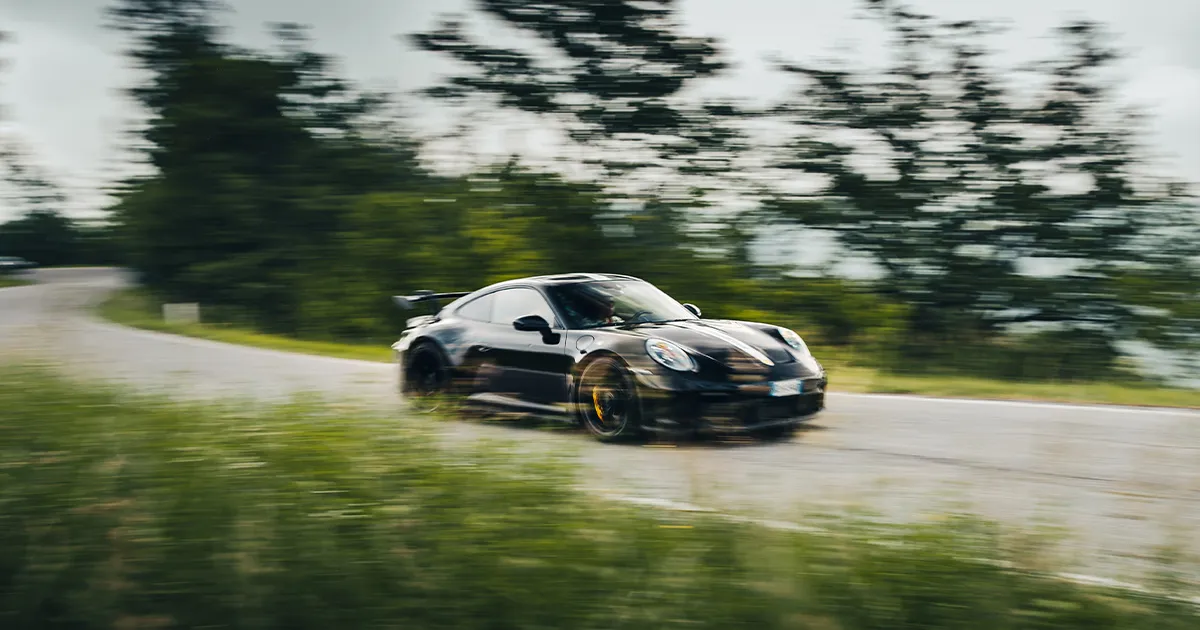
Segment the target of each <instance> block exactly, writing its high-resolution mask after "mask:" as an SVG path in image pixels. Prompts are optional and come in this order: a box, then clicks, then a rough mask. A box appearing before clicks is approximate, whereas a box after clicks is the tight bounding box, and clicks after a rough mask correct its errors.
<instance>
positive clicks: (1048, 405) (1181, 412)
mask: <svg viewBox="0 0 1200 630" xmlns="http://www.w3.org/2000/svg"><path fill="white" fill-rule="evenodd" d="M827 395H828V396H830V397H832V398H874V399H884V400H893V401H901V402H920V403H931V402H932V403H943V404H961V405H992V406H998V407H1022V408H1025V409H1048V410H1056V409H1077V410H1080V411H1102V412H1110V413H1142V414H1150V415H1159V416H1197V417H1200V411H1196V410H1193V409H1188V408H1186V407H1135V406H1129V405H1096V404H1080V403H1055V402H1034V401H1026V400H988V399H982V398H943V397H936V396H916V395H912V394H863V393H855V392H839V391H836V390H834V391H830V392H829V393H828V394H827Z"/></svg>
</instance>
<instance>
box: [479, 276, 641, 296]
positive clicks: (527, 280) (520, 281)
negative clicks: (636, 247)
mask: <svg viewBox="0 0 1200 630" xmlns="http://www.w3.org/2000/svg"><path fill="white" fill-rule="evenodd" d="M614 280H626V281H628V280H632V281H635V282H645V280H642V279H641V278H636V277H634V276H627V275H624V274H619V273H591V272H588V273H560V274H552V275H544V276H527V277H524V278H513V279H512V280H504V281H502V282H497V283H495V284H490V285H488V286H486V287H482V288H480V289H479V291H484V290H487V291H490V290H492V289H499V288H503V287H507V286H513V285H538V286H553V285H560V284H577V283H580V282H605V281H609V282H611V281H614ZM477 292H478V291H477Z"/></svg>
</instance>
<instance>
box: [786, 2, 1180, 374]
mask: <svg viewBox="0 0 1200 630" xmlns="http://www.w3.org/2000/svg"><path fill="white" fill-rule="evenodd" d="M865 5H866V7H867V8H868V10H869V12H870V13H869V15H871V16H872V17H874V18H875V19H877V20H879V21H880V22H881V23H882V24H883V25H885V26H886V27H888V29H889V31H890V33H891V34H892V35H893V36H894V38H895V55H894V61H893V62H892V64H891V65H890V67H888V68H887V70H886V71H885V72H883V73H882V74H880V75H878V76H873V75H871V74H870V73H868V72H865V71H856V70H851V69H847V68H845V67H838V66H830V67H816V66H812V65H799V64H782V65H781V68H782V69H783V70H784V71H786V72H787V73H788V74H790V75H791V76H793V77H795V78H796V79H797V80H798V82H799V84H800V86H799V88H798V90H797V93H796V95H795V96H794V98H792V99H790V100H789V102H787V103H785V104H783V105H782V106H780V107H779V108H778V109H777V110H776V111H777V113H778V114H779V116H780V119H781V120H783V121H786V122H787V123H789V124H790V126H791V127H792V129H793V132H792V134H791V136H790V138H791V139H790V141H789V142H788V143H787V144H786V146H783V147H781V148H782V149H783V153H782V154H781V155H780V156H779V157H778V158H777V159H775V160H774V162H773V166H774V167H775V168H778V169H784V170H786V171H789V172H797V171H798V172H800V173H804V174H808V175H814V176H817V177H818V178H820V179H821V180H822V181H823V182H824V186H823V188H821V189H820V190H818V191H817V192H816V193H813V194H810V195H780V196H779V197H778V198H777V199H776V200H774V202H773V203H771V204H770V210H771V211H772V213H773V214H775V215H777V216H781V217H785V218H788V219H790V220H793V221H796V222H799V223H801V224H803V225H806V226H809V227H814V228H819V229H824V230H830V231H832V232H834V233H835V234H837V236H838V238H839V241H840V243H841V244H842V245H843V246H845V247H846V248H847V249H848V250H849V251H850V252H853V253H857V254H860V255H866V256H868V257H870V258H871V259H872V260H874V261H875V262H876V263H878V264H879V265H880V266H881V267H882V268H883V269H884V273H885V277H884V279H883V280H882V281H881V282H880V283H879V287H880V290H881V291H882V292H884V293H885V294H886V295H888V296H890V297H893V298H895V299H898V300H900V301H902V302H904V303H906V304H908V305H910V306H912V310H911V313H912V315H911V320H910V327H911V329H912V330H913V331H914V332H915V333H917V334H918V337H919V338H920V340H921V345H926V342H928V341H929V340H930V338H940V339H942V340H943V341H945V340H946V339H948V338H949V337H951V336H956V335H960V334H962V333H966V334H967V336H968V337H971V338H976V339H977V338H978V337H979V336H981V335H982V336H984V337H986V336H988V335H994V334H996V333H999V332H1003V331H1006V330H1011V327H1012V325H1014V324H1018V323H1033V324H1037V325H1041V326H1043V327H1046V326H1054V327H1057V328H1058V329H1062V330H1065V331H1068V333H1069V334H1070V335H1072V336H1071V337H1070V338H1071V339H1073V340H1075V341H1076V342H1079V343H1088V344H1091V345H1092V346H1093V347H1094V348H1095V350H1096V351H1095V352H1094V353H1093V354H1092V355H1091V359H1093V360H1095V361H1098V362H1099V363H1101V364H1110V363H1111V361H1112V360H1113V359H1114V358H1115V356H1116V351H1115V343H1116V341H1117V340H1119V339H1122V338H1126V337H1127V336H1128V335H1129V334H1131V333H1132V332H1134V331H1135V330H1136V329H1137V328H1138V327H1139V326H1141V325H1144V324H1146V323H1147V319H1146V318H1145V317H1144V316H1143V315H1141V314H1139V311H1138V309H1137V307H1136V305H1133V304H1129V303H1125V302H1123V301H1122V300H1121V299H1119V295H1118V293H1117V292H1116V291H1115V287H1114V283H1115V282H1116V281H1117V280H1118V278H1119V277H1121V275H1122V274H1123V273H1126V271H1125V270H1128V269H1133V268H1143V269H1151V268H1161V267H1162V266H1163V265H1168V264H1171V263H1170V261H1169V260H1166V259H1162V258H1158V257H1156V249H1155V248H1154V247H1152V246H1147V245H1148V242H1147V237H1148V236H1149V235H1151V234H1152V232H1153V231H1154V230H1161V229H1163V228H1164V227H1169V226H1173V227H1172V229H1178V228H1179V226H1180V225H1181V224H1183V223H1184V221H1183V218H1184V217H1181V216H1179V214H1178V213H1174V214H1172V213H1170V212H1164V211H1163V210H1162V209H1163V208H1164V204H1166V203H1168V202H1170V201H1171V200H1172V199H1173V198H1174V193H1173V191H1172V189H1171V187H1170V186H1166V185H1162V184H1161V183H1159V182H1155V181H1153V180H1151V179H1150V178H1147V177H1145V176H1143V175H1141V174H1139V173H1138V172H1137V169H1136V167H1137V166H1138V165H1139V164H1140V163H1141V160H1142V159H1143V158H1142V154H1140V153H1139V152H1138V149H1139V147H1138V145H1137V142H1136V140H1137V138H1138V133H1139V131H1140V129H1139V128H1138V127H1136V126H1135V123H1136V119H1135V118H1133V117H1130V116H1128V115H1125V116H1120V115H1113V114H1112V110H1113V109H1114V108H1113V105H1114V102H1113V99H1112V98H1111V90H1109V89H1108V88H1107V86H1106V83H1105V81H1106V79H1105V75H1104V72H1105V70H1106V69H1107V68H1108V66H1109V65H1110V64H1112V63H1113V62H1114V61H1115V60H1116V59H1117V53H1116V52H1115V50H1113V49H1112V48H1111V46H1110V45H1108V42H1107V38H1106V36H1105V35H1104V33H1103V32H1102V31H1101V30H1100V29H1099V27H1098V26H1096V25H1094V24H1090V23H1085V22H1080V23H1072V24H1068V25H1066V26H1064V27H1063V28H1062V29H1060V31H1059V33H1060V35H1061V36H1062V40H1063V43H1064V45H1065V49H1066V51H1065V54H1064V55H1063V56H1062V57H1061V58H1059V59H1055V60H1052V61H1051V62H1049V63H1047V64H1045V65H1044V66H1043V67H1042V68H1041V71H1040V74H1039V75H1038V78H1040V79H1042V83H1043V85H1042V86H1041V87H1040V88H1038V91H1037V92H1036V93H1035V94H1033V95H1032V96H1033V97H1034V99H1033V100H1034V101H1035V102H1034V104H1033V105H1028V104H1023V103H1022V101H1021V97H1022V96H1027V95H1024V94H1021V93H1020V92H1018V91H1017V90H1016V89H1015V88H1013V87H1011V86H1010V85H1008V84H1006V83H1005V81H1004V80H1002V76H1004V75H1003V74H1002V71H1001V70H999V69H997V68H996V67H995V66H994V65H993V64H991V63H990V62H989V60H988V56H989V53H990V51H989V50H988V49H987V48H986V47H985V42H986V36H987V35H988V34H989V33H990V32H992V30H993V28H994V27H993V26H992V25H991V24H988V23H986V22H975V21H963V22H948V23H943V22H937V21H935V20H934V19H933V18H932V17H930V16H928V15H923V14H920V13H917V12H914V11H912V10H910V9H909V8H907V7H905V6H903V5H901V4H899V3H896V2H892V1H890V0H868V1H867V2H866V3H865ZM1047 138H1049V139H1047ZM863 157H867V158H868V159H873V161H874V162H875V164H876V169H875V170H876V171H877V172H866V171H864V169H863V168H861V167H858V166H856V164H860V163H861V160H862V158H863ZM1047 174H1050V175H1055V174H1057V175H1060V177H1059V178H1058V179H1062V177H1061V176H1062V175H1066V176H1074V179H1076V180H1080V181H1082V183H1081V184H1080V183H1076V185H1075V187H1074V188H1073V189H1072V188H1069V187H1065V186H1063V185H1061V184H1059V183H1056V181H1055V179H1056V178H1054V177H1048V176H1047ZM1031 260H1043V261H1047V260H1049V261H1050V262H1052V263H1054V264H1056V266H1057V269H1056V270H1055V272H1054V273H1053V274H1051V275H1050V276H1049V277H1033V276H1030V275H1029V274H1028V273H1026V267H1025V265H1027V264H1028V262H1029V261H1031Z"/></svg>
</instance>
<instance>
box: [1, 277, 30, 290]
mask: <svg viewBox="0 0 1200 630" xmlns="http://www.w3.org/2000/svg"><path fill="white" fill-rule="evenodd" d="M27 284H32V283H31V282H30V281H29V280H26V279H24V278H16V277H13V276H5V275H0V289H3V288H6V287H20V286H25V285H27Z"/></svg>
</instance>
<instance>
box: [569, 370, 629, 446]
mask: <svg viewBox="0 0 1200 630" xmlns="http://www.w3.org/2000/svg"><path fill="white" fill-rule="evenodd" d="M575 404H576V405H577V407H578V409H579V411H580V416H581V418H580V421H581V423H582V424H583V427H584V428H585V429H587V431H588V433H590V434H592V436H593V437H595V438H596V439H598V440H600V441H601V442H616V441H619V440H626V439H631V438H633V437H636V436H637V435H639V434H640V429H641V400H640V399H639V398H638V393H637V387H636V385H635V384H634V382H633V378H632V377H631V376H630V375H629V372H628V371H627V370H626V369H625V366H624V365H623V364H621V362H620V361H617V360H616V359H613V358H610V357H604V358H601V359H597V360H595V361H593V362H591V363H589V364H588V365H587V366H586V367H585V368H584V369H583V374H582V375H580V377H579V387H578V389H577V390H576V393H575Z"/></svg>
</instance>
